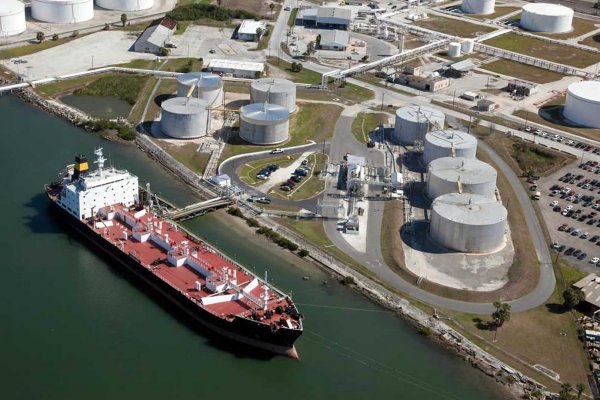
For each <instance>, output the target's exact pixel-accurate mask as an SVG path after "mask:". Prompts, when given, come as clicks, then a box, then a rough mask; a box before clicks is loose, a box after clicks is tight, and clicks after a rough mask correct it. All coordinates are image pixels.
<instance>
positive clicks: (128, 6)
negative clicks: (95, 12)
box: [96, 0, 154, 11]
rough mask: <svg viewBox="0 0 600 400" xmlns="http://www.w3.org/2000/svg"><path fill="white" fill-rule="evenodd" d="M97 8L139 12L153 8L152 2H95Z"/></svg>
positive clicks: (145, 0) (120, 0)
mask: <svg viewBox="0 0 600 400" xmlns="http://www.w3.org/2000/svg"><path fill="white" fill-rule="evenodd" d="M96 5H97V6H98V7H102V8H106V9H107V10H117V11H140V10H147V9H149V8H152V7H154V0H96Z"/></svg>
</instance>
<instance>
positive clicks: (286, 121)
mask: <svg viewBox="0 0 600 400" xmlns="http://www.w3.org/2000/svg"><path fill="white" fill-rule="evenodd" d="M289 129H290V112H289V111H288V109H287V108H285V107H282V106H280V105H277V104H268V103H253V104H248V105H246V106H244V107H242V110H241V113H240V137H241V138H242V139H244V140H245V141H246V142H249V143H252V144H260V145H270V144H277V143H281V142H284V141H286V140H287V139H288V138H289V137H290V132H289Z"/></svg>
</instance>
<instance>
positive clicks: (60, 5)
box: [31, 0, 94, 24]
mask: <svg viewBox="0 0 600 400" xmlns="http://www.w3.org/2000/svg"><path fill="white" fill-rule="evenodd" d="M31 16H32V17H33V18H34V19H37V20H38V21H44V22H52V23H56V24H76V23H78V22H83V21H89V20H90V19H92V18H94V1H93V0H31Z"/></svg>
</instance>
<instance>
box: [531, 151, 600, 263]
mask: <svg viewBox="0 0 600 400" xmlns="http://www.w3.org/2000/svg"><path fill="white" fill-rule="evenodd" d="M583 151H585V150H583ZM588 151H592V149H590V150H588ZM535 184H536V183H533V182H532V181H530V182H529V185H530V189H531V193H532V194H533V193H535V191H536V190H537V191H539V192H540V194H541V196H540V200H539V206H540V209H541V211H542V215H543V216H544V220H545V221H546V225H547V227H548V230H549V232H550V237H551V238H552V241H553V242H554V243H556V244H555V245H553V247H554V248H555V250H554V251H557V252H559V253H560V254H561V255H562V256H563V257H565V258H566V259H568V261H569V262H570V263H571V264H573V265H576V266H578V267H581V268H583V269H585V270H587V271H590V272H592V271H594V272H597V268H598V267H600V264H599V263H598V261H600V260H595V259H594V258H595V257H600V165H598V163H597V162H592V161H587V162H585V163H582V164H579V162H575V163H573V164H570V165H569V166H567V167H565V168H562V169H561V170H560V171H558V172H556V173H554V174H552V175H550V176H548V177H544V178H541V179H540V180H539V181H537V187H536V186H531V185H535ZM592 260H593V261H594V262H592Z"/></svg>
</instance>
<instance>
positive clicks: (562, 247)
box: [556, 244, 567, 253]
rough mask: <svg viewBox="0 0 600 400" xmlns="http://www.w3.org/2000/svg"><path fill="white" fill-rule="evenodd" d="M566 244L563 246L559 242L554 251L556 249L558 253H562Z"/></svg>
mask: <svg viewBox="0 0 600 400" xmlns="http://www.w3.org/2000/svg"><path fill="white" fill-rule="evenodd" d="M566 247H567V246H565V245H564V244H561V245H560V246H558V248H557V249H556V251H558V252H559V253H562V252H563V250H564V249H565V248H566Z"/></svg>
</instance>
